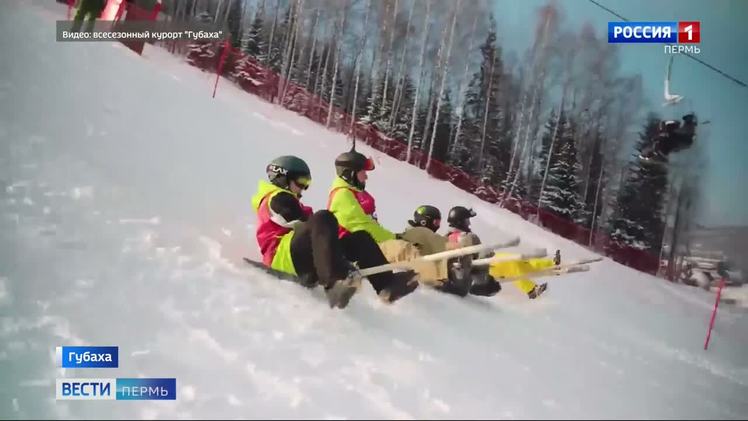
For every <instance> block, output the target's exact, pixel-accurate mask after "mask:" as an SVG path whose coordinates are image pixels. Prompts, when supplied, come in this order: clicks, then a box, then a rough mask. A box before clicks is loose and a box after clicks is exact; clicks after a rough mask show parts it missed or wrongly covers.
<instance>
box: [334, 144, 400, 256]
mask: <svg viewBox="0 0 748 421" xmlns="http://www.w3.org/2000/svg"><path fill="white" fill-rule="evenodd" d="M372 170H374V161H372V159H371V158H367V157H366V156H364V155H363V154H362V153H360V152H356V150H355V149H351V150H350V151H348V152H344V153H342V154H340V155H338V157H337V158H336V159H335V172H336V173H337V175H338V176H337V177H336V178H335V180H334V181H333V183H332V186H331V188H330V193H329V194H328V201H327V209H328V210H329V211H330V212H332V213H333V214H335V217H336V218H338V223H339V224H340V236H341V237H345V236H347V235H349V234H352V233H355V232H358V231H366V232H368V233H369V234H370V235H371V236H372V237H373V238H374V241H376V242H377V244H381V243H383V242H385V241H388V240H394V239H395V234H394V233H393V232H392V231H390V230H388V229H387V228H385V227H383V226H382V225H381V224H380V223H379V221H378V220H377V207H376V201H375V200H374V196H372V195H371V194H370V193H369V192H368V191H366V190H365V189H366V180H367V179H368V175H367V172H369V171H372Z"/></svg>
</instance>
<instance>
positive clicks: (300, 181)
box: [293, 177, 312, 190]
mask: <svg viewBox="0 0 748 421" xmlns="http://www.w3.org/2000/svg"><path fill="white" fill-rule="evenodd" d="M293 182H294V183H296V185H298V186H299V187H301V188H302V189H304V190H306V189H308V188H309V186H311V185H312V179H311V178H310V177H299V178H296V179H294V180H293Z"/></svg>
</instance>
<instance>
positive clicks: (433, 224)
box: [408, 205, 442, 232]
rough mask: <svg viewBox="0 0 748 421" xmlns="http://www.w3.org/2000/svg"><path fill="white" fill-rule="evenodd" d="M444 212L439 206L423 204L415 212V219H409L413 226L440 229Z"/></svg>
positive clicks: (432, 229)
mask: <svg viewBox="0 0 748 421" xmlns="http://www.w3.org/2000/svg"><path fill="white" fill-rule="evenodd" d="M441 222H442V213H441V212H440V211H439V208H437V207H435V206H431V205H422V206H419V207H417V208H416V210H415V211H414V212H413V219H412V220H410V221H408V224H409V225H410V226H412V227H425V228H428V229H430V230H431V231H434V232H436V231H438V230H439V227H441Z"/></svg>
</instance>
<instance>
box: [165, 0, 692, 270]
mask: <svg viewBox="0 0 748 421" xmlns="http://www.w3.org/2000/svg"><path fill="white" fill-rule="evenodd" d="M164 11H165V13H166V14H167V15H168V19H176V20H180V19H181V20H193V19H194V20H201V21H211V20H212V21H213V22H224V23H225V25H226V27H227V28H228V29H229V31H230V33H231V43H232V45H233V46H234V47H235V48H239V49H241V50H242V51H243V52H244V53H246V54H247V55H248V56H251V57H253V58H254V59H255V60H258V61H259V62H260V63H262V64H263V65H264V66H265V67H267V68H270V69H272V70H273V71H275V72H276V73H278V74H279V75H281V77H283V78H288V79H290V80H291V81H293V82H294V83H296V84H298V85H301V86H303V87H304V88H305V89H306V90H307V91H309V92H311V93H313V94H315V95H319V96H320V97H321V98H322V99H323V100H325V101H326V102H327V103H329V104H331V105H335V106H336V107H340V108H341V109H343V110H344V111H345V112H346V113H348V114H350V115H352V116H353V117H354V119H355V120H356V121H360V122H364V123H370V124H372V125H374V126H375V127H376V128H377V129H378V130H380V131H381V132H382V133H384V134H385V135H387V136H389V137H391V138H394V139H396V140H398V141H401V142H403V143H404V144H406V145H407V151H408V153H407V157H406V159H407V160H408V161H410V162H412V163H414V164H416V165H419V166H421V167H422V168H426V169H427V170H428V167H429V165H431V162H432V160H436V161H439V162H442V163H446V164H448V165H452V166H454V167H456V168H460V169H462V170H463V171H465V172H466V173H468V174H470V175H471V176H473V177H476V178H478V179H480V180H481V181H483V182H484V183H486V184H488V185H491V186H495V187H496V188H497V189H499V191H501V192H502V199H501V201H500V203H501V204H502V205H503V204H504V203H508V201H511V200H522V201H525V202H529V203H531V204H533V205H535V206H537V207H538V208H539V209H543V210H544V211H550V212H553V213H554V214H556V215H559V216H561V217H564V218H567V219H568V220H571V221H574V222H576V223H577V224H579V225H581V226H583V227H585V228H587V229H590V230H593V231H603V232H606V233H608V234H609V235H610V237H611V238H612V239H613V240H614V241H616V242H618V243H620V244H622V245H625V246H630V247H632V248H635V249H638V250H643V251H647V252H649V253H651V254H654V255H660V254H661V252H662V244H663V235H664V232H665V228H666V223H667V221H668V217H669V214H668V212H672V211H673V209H677V206H667V203H668V201H671V202H672V201H673V200H674V199H673V198H672V193H673V192H672V191H671V189H670V188H669V174H668V169H667V167H665V166H661V167H652V166H647V165H643V164H642V163H641V162H640V161H639V160H637V159H635V158H634V157H635V156H636V154H637V153H638V151H639V150H641V149H642V148H643V147H645V146H647V145H648V144H649V142H650V141H651V138H652V137H653V134H654V133H656V130H657V126H658V124H659V121H660V119H661V118H676V119H678V118H680V116H672V115H664V116H662V117H660V116H657V115H655V114H651V113H650V114H649V115H647V114H646V109H645V108H646V103H645V101H644V99H643V98H644V96H643V94H642V81H641V80H640V77H639V76H638V75H623V74H620V71H619V62H618V55H617V52H616V47H615V46H614V45H611V44H608V43H607V40H606V39H605V38H604V37H600V36H598V35H597V34H596V33H595V30H594V28H593V27H592V26H591V25H585V26H583V27H581V28H577V29H575V30H567V29H565V27H564V25H563V18H562V11H561V10H559V9H558V8H557V7H556V6H554V5H552V4H551V3H549V4H548V5H546V6H544V7H542V8H540V9H539V10H538V11H537V15H536V16H537V20H536V22H534V23H533V26H532V30H531V31H528V32H530V33H529V34H528V35H529V36H530V37H531V38H530V40H531V42H530V47H529V48H528V49H527V51H525V52H523V53H521V54H517V53H507V52H506V50H505V48H503V47H502V43H501V39H500V37H499V35H498V32H499V31H498V28H497V23H496V20H495V18H494V12H495V11H497V9H496V6H495V5H494V4H492V3H491V2H490V1H486V0H455V1H450V2H444V1H436V0H253V1H245V0H167V1H165V2H164ZM603 35H604V34H603ZM188 48H190V49H191V50H195V51H199V52H200V54H216V52H215V51H214V50H211V49H210V46H209V45H207V44H205V43H203V44H199V43H197V44H196V43H193V44H192V45H191V46H189V47H188ZM242 71H243V67H242V65H241V63H239V65H238V66H236V70H235V71H234V76H235V77H236V76H239V75H240V74H241V72H242ZM279 90H283V88H282V86H281V87H279ZM295 100H296V99H295V98H293V96H292V95H290V96H289V95H286V93H285V92H278V96H277V98H276V101H278V102H280V101H284V105H285V104H287V103H290V102H293V101H295ZM330 110H332V108H330ZM666 112H667V110H664V111H662V113H666ZM331 118H332V116H331V115H328V118H327V125H328V126H329V125H330V121H331ZM637 132H638V133H639V135H638V136H637ZM637 138H638V141H635V140H636V139H637ZM414 151H420V153H419V154H418V156H425V160H424V161H423V162H414V157H413V156H412V152H414ZM576 240H577V241H580V242H583V243H585V245H590V246H593V247H596V248H598V249H599V248H601V247H602V245H600V244H593V243H594V242H595V241H596V240H595V239H594V238H593V236H592V235H590V236H589V238H585V239H578V238H577V239H576Z"/></svg>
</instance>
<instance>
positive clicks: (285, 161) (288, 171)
mask: <svg viewBox="0 0 748 421" xmlns="http://www.w3.org/2000/svg"><path fill="white" fill-rule="evenodd" d="M265 172H266V173H267V175H268V180H269V181H270V182H271V183H273V184H275V185H276V186H278V187H280V188H283V189H288V188H289V187H290V183H291V181H296V182H297V183H298V184H299V186H300V187H303V188H304V190H306V189H307V188H308V187H309V184H310V183H311V181H312V172H311V171H310V170H309V166H308V165H307V164H306V162H304V160H303V159H301V158H299V157H296V156H292V155H285V156H281V157H278V158H275V159H274V160H272V161H271V162H270V163H269V164H268V166H267V167H266V168H265Z"/></svg>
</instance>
